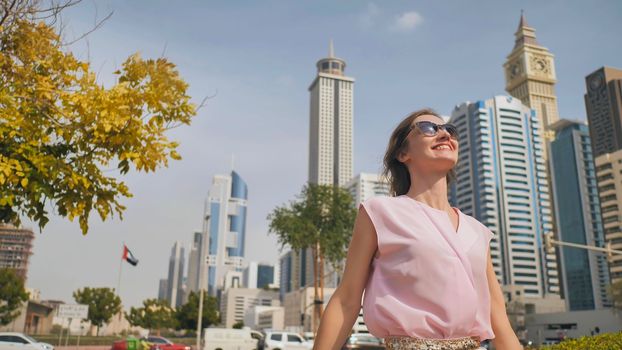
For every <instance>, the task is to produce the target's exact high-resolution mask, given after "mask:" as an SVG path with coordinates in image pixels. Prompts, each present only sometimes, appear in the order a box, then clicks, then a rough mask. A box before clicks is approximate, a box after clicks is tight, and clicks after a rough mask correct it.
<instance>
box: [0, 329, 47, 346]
mask: <svg viewBox="0 0 622 350" xmlns="http://www.w3.org/2000/svg"><path fill="white" fill-rule="evenodd" d="M0 350H54V347H53V346H52V345H50V344H48V343H42V342H39V341H37V340H36V339H34V338H32V337H30V336H27V335H25V334H23V333H16V332H0Z"/></svg>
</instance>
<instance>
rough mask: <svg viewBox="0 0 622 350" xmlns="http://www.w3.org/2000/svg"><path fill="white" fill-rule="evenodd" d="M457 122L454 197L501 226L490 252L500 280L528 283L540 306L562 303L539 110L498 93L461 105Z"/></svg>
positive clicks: (453, 117) (473, 212)
mask: <svg viewBox="0 0 622 350" xmlns="http://www.w3.org/2000/svg"><path fill="white" fill-rule="evenodd" d="M451 122H452V123H454V124H455V125H456V126H457V128H458V130H459V133H460V137H461V138H460V153H459V160H458V165H457V171H456V176H457V179H456V181H455V182H454V184H453V185H452V186H451V189H450V193H451V202H452V204H453V205H456V206H458V207H459V208H460V209H461V210H462V211H463V212H464V213H466V214H468V215H471V216H473V217H475V218H477V219H478V220H479V221H481V222H482V223H483V224H484V225H486V226H487V227H488V228H490V230H491V231H492V232H493V233H494V234H495V236H494V238H493V239H492V241H491V244H490V252H491V256H492V261H493V266H494V270H495V273H496V275H497V277H498V279H499V281H500V283H501V284H503V285H516V286H520V287H522V288H524V294H525V297H526V300H529V303H530V304H533V307H534V308H535V310H536V311H544V310H547V311H551V310H563V309H564V305H563V302H562V300H561V299H560V298H559V292H560V290H559V279H558V276H557V261H556V256H555V255H554V254H547V253H546V252H545V250H544V249H543V245H542V237H543V234H544V232H546V231H550V230H551V229H552V227H553V226H552V217H551V209H550V197H549V189H548V183H547V179H546V172H545V167H544V163H545V160H544V155H543V140H542V136H541V127H540V125H539V123H540V122H539V120H538V118H537V114H536V112H535V110H533V109H530V108H528V107H527V106H525V105H524V104H523V103H521V101H520V100H518V99H516V98H512V97H509V96H495V97H494V98H492V99H488V100H482V101H477V102H475V103H470V102H466V103H462V104H460V105H458V106H456V108H455V109H454V110H453V112H452V115H451Z"/></svg>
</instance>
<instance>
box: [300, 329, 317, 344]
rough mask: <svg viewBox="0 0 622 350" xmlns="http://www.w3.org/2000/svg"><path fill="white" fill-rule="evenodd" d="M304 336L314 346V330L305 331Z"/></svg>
mask: <svg viewBox="0 0 622 350" xmlns="http://www.w3.org/2000/svg"><path fill="white" fill-rule="evenodd" d="M302 337H303V338H305V340H306V341H307V342H308V343H309V344H311V347H313V342H314V341H315V334H314V333H313V332H304V333H302Z"/></svg>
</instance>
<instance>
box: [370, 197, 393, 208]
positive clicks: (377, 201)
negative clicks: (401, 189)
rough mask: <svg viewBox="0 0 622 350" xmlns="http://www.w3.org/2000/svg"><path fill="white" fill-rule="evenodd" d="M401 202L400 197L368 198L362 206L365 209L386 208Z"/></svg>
mask: <svg viewBox="0 0 622 350" xmlns="http://www.w3.org/2000/svg"><path fill="white" fill-rule="evenodd" d="M398 200H399V197H392V196H374V197H370V198H367V199H366V200H364V201H362V202H361V205H362V206H364V207H365V209H372V208H374V207H377V206H385V205H391V204H394V203H396V202H397V201H398Z"/></svg>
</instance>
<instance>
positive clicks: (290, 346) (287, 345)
mask: <svg viewBox="0 0 622 350" xmlns="http://www.w3.org/2000/svg"><path fill="white" fill-rule="evenodd" d="M265 339H266V341H265V347H264V349H265V350H309V349H313V344H312V343H310V342H308V341H306V340H305V339H304V338H303V337H301V336H300V335H299V334H298V333H293V332H275V331H272V332H266V338H265Z"/></svg>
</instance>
